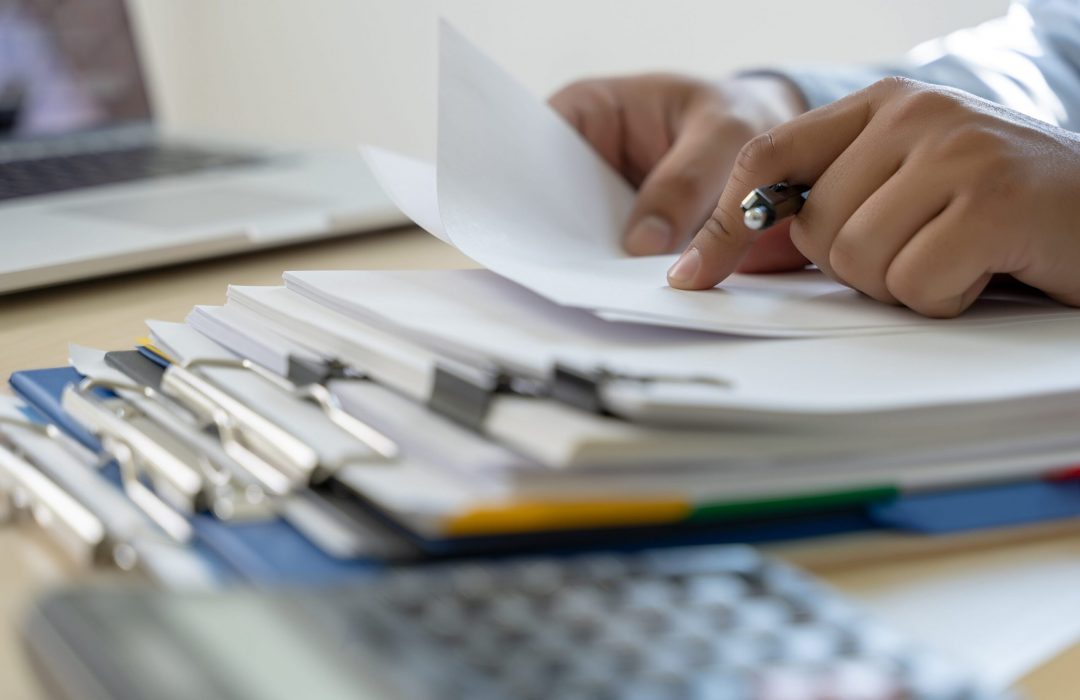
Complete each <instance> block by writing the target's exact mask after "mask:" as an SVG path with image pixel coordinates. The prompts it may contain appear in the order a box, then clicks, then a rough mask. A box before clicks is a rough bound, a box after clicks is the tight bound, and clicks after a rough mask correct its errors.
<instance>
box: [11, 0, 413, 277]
mask: <svg viewBox="0 0 1080 700" xmlns="http://www.w3.org/2000/svg"><path fill="white" fill-rule="evenodd" d="M405 222H406V219H405V218H404V217H403V216H402V215H401V214H400V213H399V212H398V210H397V209H396V208H395V207H394V205H393V204H392V203H391V202H390V200H389V199H388V198H387V197H386V196H385V195H384V194H383V192H382V191H381V189H380V188H379V186H378V184H377V183H376V182H375V180H374V178H373V176H372V175H371V173H370V172H369V170H368V169H367V167H366V166H365V164H364V162H363V160H362V158H361V157H360V155H359V154H358V153H353V152H348V151H344V152H343V151H331V150H327V151H316V150H309V151H297V150H288V149H282V148H274V147H265V146H261V145H254V144H242V143H236V142H232V141H225V140H219V139H214V138H208V137H196V136H184V135H164V134H163V133H161V132H160V131H159V130H158V129H157V128H156V126H155V123H154V115H153V110H152V108H151V100H150V94H149V90H148V88H147V85H146V82H145V79H144V73H143V70H142V68H141V66H140V65H139V59H138V54H137V46H136V41H135V37H134V36H133V31H132V23H131V21H130V18H129V16H128V12H127V8H126V6H125V3H124V0H79V2H65V3H56V2H51V1H48V0H0V293H6V292H13V291H16V290H23V289H29V288H32V287H41V286H45V285H52V284H56V283H59V282H66V281H70V280H75V279H80V278H87V277H93V276H99V275H106V274H111V273H115V272H120V271H124V270H133V269H137V268H143V267H151V266H159V265H163V264H168V263H175V262H179V261H184V260H192V259H197V258H205V257H210V256H215V255H221V254H226V253H234V252H238V251H243V250H248V249H255V248H264V247H269V246H276V245H282V244H285V243H293V242H296V241H301V240H307V239H314V238H320V237H329V236H334V235H341V234H346V233H354V232H358V231H368V230H373V229H380V228H386V227H390V226H395V225H399V224H403V223H405Z"/></svg>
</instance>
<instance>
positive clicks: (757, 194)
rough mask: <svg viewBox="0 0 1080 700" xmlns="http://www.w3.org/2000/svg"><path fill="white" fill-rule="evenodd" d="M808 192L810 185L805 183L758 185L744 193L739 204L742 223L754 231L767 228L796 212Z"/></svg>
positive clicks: (800, 207)
mask: <svg viewBox="0 0 1080 700" xmlns="http://www.w3.org/2000/svg"><path fill="white" fill-rule="evenodd" d="M809 193H810V187H808V186H807V185H789V184H788V183H786V182H778V183H776V184H775V185H766V186H765V187H758V188H757V189H755V190H754V191H753V192H751V193H750V194H748V195H746V197H745V198H744V199H743V201H742V204H741V205H740V206H741V207H742V210H743V223H744V224H746V228H749V229H753V230H755V231H761V230H762V229H767V228H769V227H770V226H772V225H773V224H775V223H776V222H777V221H779V220H780V219H784V218H787V217H789V216H793V215H795V214H797V213H798V212H799V210H800V209H802V205H803V204H804V203H805V202H806V196H807V195H808V194H809Z"/></svg>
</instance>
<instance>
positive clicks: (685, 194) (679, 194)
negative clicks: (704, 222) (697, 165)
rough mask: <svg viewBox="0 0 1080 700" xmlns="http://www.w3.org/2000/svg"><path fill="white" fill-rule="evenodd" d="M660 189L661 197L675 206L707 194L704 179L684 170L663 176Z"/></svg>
mask: <svg viewBox="0 0 1080 700" xmlns="http://www.w3.org/2000/svg"><path fill="white" fill-rule="evenodd" d="M658 189H660V188H658ZM662 189H663V193H662V194H661V197H662V198H663V199H664V200H667V201H670V202H672V203H673V204H674V205H675V206H677V207H678V206H686V205H687V203H689V202H695V201H697V200H700V199H702V198H703V197H705V195H706V194H707V193H706V183H705V181H704V180H703V179H702V178H701V177H700V176H698V175H697V174H695V173H693V172H689V171H686V170H680V171H678V172H674V173H671V174H670V175H669V176H668V177H667V178H665V180H664V184H663V188H662ZM708 194H710V195H712V194H715V193H708ZM703 204H707V202H703ZM698 211H700V209H698Z"/></svg>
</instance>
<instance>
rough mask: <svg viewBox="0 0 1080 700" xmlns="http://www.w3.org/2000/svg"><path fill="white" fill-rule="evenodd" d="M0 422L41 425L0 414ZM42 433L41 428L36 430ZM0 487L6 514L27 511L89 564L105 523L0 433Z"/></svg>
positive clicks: (101, 543)
mask: <svg viewBox="0 0 1080 700" xmlns="http://www.w3.org/2000/svg"><path fill="white" fill-rule="evenodd" d="M0 424H3V425H13V426H18V427H20V428H26V429H31V430H36V429H37V428H39V427H42V426H36V425H35V424H33V423H29V422H27V423H20V422H17V421H13V420H10V419H4V418H0ZM40 432H41V433H42V434H45V431H44V430H41V431H40ZM0 488H2V490H3V492H4V495H5V501H6V504H5V505H6V506H7V510H8V513H7V515H8V516H9V517H14V516H15V515H16V514H17V513H18V512H28V513H30V515H31V516H32V517H33V518H34V521H35V522H37V524H38V525H39V526H41V527H42V528H43V529H44V530H46V531H47V532H49V533H50V535H51V536H52V538H53V540H54V541H55V542H56V543H57V544H58V545H59V546H60V547H61V548H62V549H63V550H64V551H65V552H66V553H67V554H68V555H69V556H70V557H71V558H72V559H74V560H75V561H76V562H77V563H79V564H80V565H90V564H93V563H94V562H95V561H97V560H99V559H101V558H102V556H103V553H104V551H105V550H106V546H107V533H106V530H105V525H104V524H103V523H102V522H101V520H100V519H98V517H97V516H96V515H94V514H93V513H92V512H90V511H89V510H88V509H87V508H86V507H85V506H83V504H81V503H80V502H79V501H77V500H76V499H75V498H74V497H72V496H71V495H70V494H68V493H67V492H66V491H64V490H63V489H62V488H60V487H59V486H58V485H57V484H55V483H54V482H53V481H52V480H51V479H49V478H48V477H47V476H45V475H44V474H43V473H42V472H41V471H39V470H38V469H36V468H35V467H34V466H33V465H32V464H31V463H30V462H29V461H28V460H27V458H26V456H25V455H23V454H21V453H20V451H19V450H18V448H17V447H15V446H14V445H12V444H10V442H9V441H8V440H5V439H3V436H2V434H0Z"/></svg>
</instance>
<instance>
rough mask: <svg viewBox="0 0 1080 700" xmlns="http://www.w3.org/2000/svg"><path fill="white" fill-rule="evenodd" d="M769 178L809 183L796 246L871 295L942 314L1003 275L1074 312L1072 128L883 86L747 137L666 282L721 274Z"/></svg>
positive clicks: (952, 94) (1078, 237) (691, 284)
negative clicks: (754, 194)
mask: <svg viewBox="0 0 1080 700" xmlns="http://www.w3.org/2000/svg"><path fill="white" fill-rule="evenodd" d="M779 181H788V182H793V183H802V184H810V185H813V189H812V191H811V192H810V196H809V198H808V199H807V201H806V204H805V205H804V206H803V208H802V210H801V211H800V212H799V214H798V215H797V216H795V217H793V218H792V219H791V225H790V239H791V242H792V243H793V244H794V246H795V248H797V249H798V250H799V251H800V252H801V253H802V254H803V255H804V256H805V257H806V260H809V261H810V262H812V263H814V264H815V265H817V266H818V267H819V268H821V270H822V271H823V272H824V273H825V274H827V275H829V276H830V277H832V278H833V279H836V280H838V281H840V282H843V283H844V284H847V285H849V286H851V287H854V288H855V289H858V290H859V291H861V292H863V293H865V294H867V295H869V296H871V297H873V298H875V299H878V300H880V301H883V302H886V303H890V304H903V305H905V306H908V307H910V308H912V309H914V310H915V311H918V312H920V313H922V314H925V315H927V316H933V317H951V316H956V315H958V314H960V313H961V312H962V311H964V309H966V308H967V307H968V306H970V305H971V303H972V302H973V301H974V300H975V299H976V297H978V295H979V293H980V292H982V290H983V289H984V288H985V287H986V285H987V283H988V282H989V281H990V279H991V277H993V275H994V274H995V273H1005V274H1008V275H1011V276H1012V277H1013V278H1015V279H1017V280H1019V281H1020V282H1023V283H1025V284H1028V285H1031V286H1033V287H1036V288H1038V289H1041V290H1042V291H1044V292H1046V293H1047V294H1049V295H1050V296H1051V297H1053V298H1055V299H1057V300H1059V301H1061V302H1063V303H1066V304H1070V305H1073V306H1080V215H1078V214H1080V204H1078V202H1080V136H1078V135H1077V134H1074V133H1072V132H1069V131H1065V130H1063V129H1060V128H1058V127H1055V126H1051V125H1050V124H1047V123H1045V122H1041V121H1038V120H1035V119H1032V118H1029V117H1026V116H1024V115H1022V114H1019V113H1017V112H1013V111H1010V110H1008V109H1005V108H1003V107H999V106H997V105H994V104H992V103H990V102H986V101H984V100H982V99H979V98H977V97H974V96H972V95H969V94H967V93H963V92H960V91H957V90H952V89H948V88H942V87H935V86H930V85H925V84H922V83H917V82H914V81H911V80H906V79H901V78H888V79H886V80H883V81H881V82H878V83H876V84H874V85H872V86H870V87H869V88H866V89H865V90H861V91H859V92H856V93H854V94H852V95H849V96H848V97H845V98H843V99H842V100H839V101H837V102H835V103H833V104H831V105H828V106H826V107H823V108H821V109H817V110H814V111H812V112H808V113H806V114H804V115H802V116H800V117H798V118H797V119H795V120H793V121H791V122H788V123H787V124H783V125H781V126H778V127H776V128H774V129H772V130H771V131H769V132H767V133H765V134H763V135H761V136H759V137H757V138H755V139H754V140H752V141H750V142H749V143H747V144H746V146H745V147H744V148H743V150H742V152H741V153H740V154H739V156H738V158H737V160H736V164H735V167H734V169H733V171H732V173H731V178H730V180H729V181H728V184H727V187H726V188H725V189H724V192H723V194H722V195H721V196H720V201H719V204H718V205H717V206H716V209H715V210H714V212H713V214H712V216H711V217H710V218H709V220H708V221H707V222H706V224H705V226H704V227H703V228H702V229H701V231H700V232H698V234H697V236H696V237H695V238H694V240H693V242H692V243H691V244H690V247H689V248H688V249H687V251H686V252H684V254H683V256H682V257H681V258H680V259H679V261H678V262H677V263H676V264H675V265H674V266H672V269H671V270H670V271H669V273H668V281H669V283H670V284H671V285H672V286H674V287H678V288H681V289H706V288H710V287H713V286H714V285H716V284H717V283H718V282H720V281H721V280H723V279H724V278H725V277H727V276H728V275H729V274H730V273H731V272H733V271H734V270H735V269H736V268H737V267H738V266H739V265H740V261H742V260H743V259H744V256H745V255H746V253H747V251H748V250H749V249H750V248H751V246H753V245H754V243H755V240H756V239H757V237H758V235H759V234H758V233H757V232H755V231H752V230H750V229H748V228H746V227H745V226H744V225H743V221H742V211H741V209H740V208H739V202H740V200H742V198H743V197H744V196H745V195H746V194H747V193H748V192H750V191H751V190H752V189H753V188H755V187H759V186H761V185H765V184H769V183H773V182H779ZM779 269H782V266H773V267H772V268H768V267H765V268H762V267H758V268H757V271H770V270H779Z"/></svg>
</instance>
